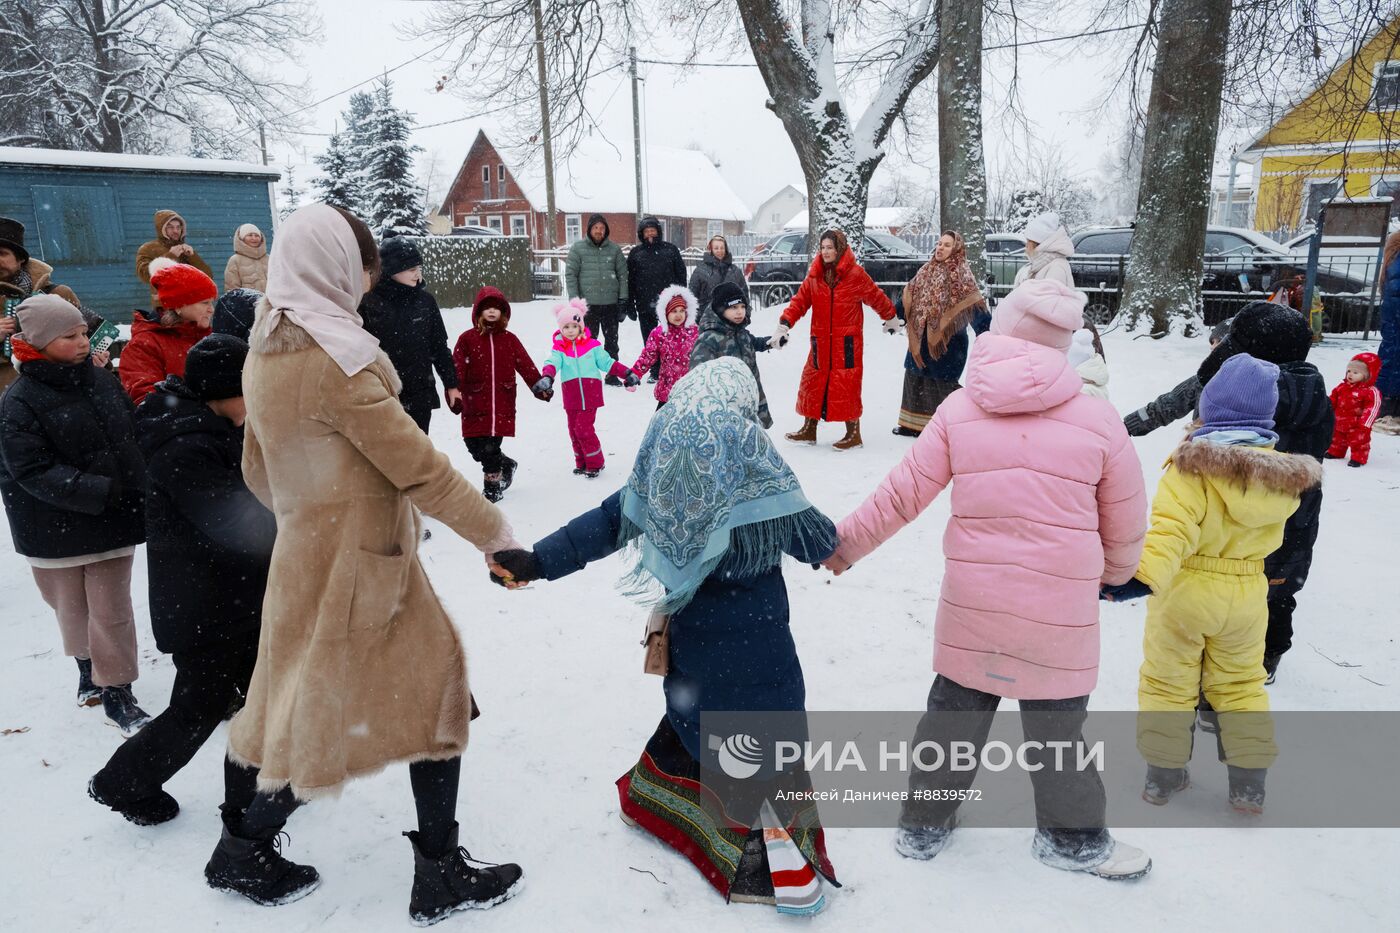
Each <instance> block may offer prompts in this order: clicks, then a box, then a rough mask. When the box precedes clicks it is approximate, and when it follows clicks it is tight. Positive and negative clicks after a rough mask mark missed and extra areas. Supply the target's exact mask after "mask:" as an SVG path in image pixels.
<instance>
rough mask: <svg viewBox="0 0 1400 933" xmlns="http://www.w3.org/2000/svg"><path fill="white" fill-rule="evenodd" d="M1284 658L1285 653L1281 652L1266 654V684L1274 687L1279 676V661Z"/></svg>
mask: <svg viewBox="0 0 1400 933" xmlns="http://www.w3.org/2000/svg"><path fill="white" fill-rule="evenodd" d="M1282 660H1283V655H1281V654H1266V655H1264V673H1265V675H1267V676H1265V678H1264V686H1266V687H1272V686H1273V685H1274V680H1276V679H1277V678H1278V662H1280V661H1282Z"/></svg>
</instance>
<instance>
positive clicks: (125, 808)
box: [87, 771, 180, 826]
mask: <svg viewBox="0 0 1400 933" xmlns="http://www.w3.org/2000/svg"><path fill="white" fill-rule="evenodd" d="M100 777H102V772H101V771H99V772H97V773H96V774H94V775H93V776H92V778H91V779H89V780H88V788H87V790H88V796H89V797H91V798H92V799H93V800H95V801H97V802H98V803H100V804H102V806H104V807H107V808H108V809H110V810H113V811H115V812H117V813H120V814H121V815H122V816H124V817H126V819H127V821H128V822H131V823H135V824H136V825H137V826H159V825H160V824H161V823H168V822H170V821H171V820H173V819H175V817H177V816H179V815H180V804H179V803H178V802H176V800H175V798H174V797H172V796H170V795H169V794H167V793H166V792H165V791H163V790H159V791H156V792H155V793H154V794H152V795H151V796H149V797H142V798H141V799H139V800H132V801H129V802H120V801H117V799H116V798H115V797H113V796H111V795H108V794H104V793H102V791H101V790H99V789H98V785H97V781H98V778H100Z"/></svg>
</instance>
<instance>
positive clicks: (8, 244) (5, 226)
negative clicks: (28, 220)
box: [0, 217, 29, 262]
mask: <svg viewBox="0 0 1400 933" xmlns="http://www.w3.org/2000/svg"><path fill="white" fill-rule="evenodd" d="M0 246H3V247H5V248H6V249H8V250H10V251H11V252H13V253H14V254H15V258H17V259H18V260H19V261H20V262H28V261H29V250H27V249H25V248H24V224H22V223H20V222H19V221H18V220H15V219H13V218H10V217H0Z"/></svg>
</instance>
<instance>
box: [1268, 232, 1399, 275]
mask: <svg viewBox="0 0 1400 933" xmlns="http://www.w3.org/2000/svg"><path fill="white" fill-rule="evenodd" d="M1312 236H1313V232H1312V230H1305V231H1303V232H1302V233H1300V234H1298V235H1297V236H1295V237H1294V238H1293V239H1291V240H1289V241H1287V242H1286V243H1284V244H1283V248H1284V249H1286V250H1288V252H1289V253H1290V254H1292V256H1293V258H1294V259H1295V260H1296V261H1297V262H1298V265H1299V266H1300V267H1305V266H1306V265H1307V263H1308V248H1309V246H1310V244H1311V242H1312ZM1381 242H1382V241H1381V240H1378V239H1377V238H1376V237H1367V236H1323V238H1322V248H1321V249H1320V250H1319V251H1318V262H1319V264H1321V265H1324V266H1326V267H1327V268H1328V269H1330V270H1331V271H1333V272H1340V273H1343V274H1346V275H1352V276H1355V277H1357V278H1362V279H1366V280H1367V281H1370V279H1371V277H1372V276H1374V275H1375V274H1376V261H1377V260H1378V259H1379V258H1380V251H1381Z"/></svg>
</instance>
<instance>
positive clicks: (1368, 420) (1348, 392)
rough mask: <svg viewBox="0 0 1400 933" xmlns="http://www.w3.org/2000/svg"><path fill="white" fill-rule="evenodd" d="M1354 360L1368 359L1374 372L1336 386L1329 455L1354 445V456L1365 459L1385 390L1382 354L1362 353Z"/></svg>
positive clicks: (1343, 453) (1343, 452)
mask: <svg viewBox="0 0 1400 933" xmlns="http://www.w3.org/2000/svg"><path fill="white" fill-rule="evenodd" d="M1352 361H1353V362H1359V363H1364V364H1365V366H1366V371H1367V372H1368V373H1369V374H1370V375H1369V377H1368V378H1367V379H1366V380H1365V381H1364V382H1357V383H1350V382H1347V381H1346V380H1345V379H1343V380H1342V384H1341V385H1339V386H1337V387H1336V388H1335V389H1333V390H1332V411H1333V413H1334V414H1335V416H1336V422H1335V427H1333V429H1332V446H1331V447H1329V448H1327V456H1329V457H1337V458H1341V457H1344V456H1346V452H1347V448H1348V447H1350V448H1351V459H1352V460H1354V461H1355V462H1357V463H1365V462H1366V461H1367V460H1368V459H1370V456H1371V425H1373V424H1375V423H1376V415H1378V414H1380V410H1381V393H1380V390H1379V389H1377V388H1376V377H1377V376H1378V375H1380V372H1381V358H1380V357H1379V356H1376V354H1374V353H1358V354H1356V355H1355V356H1353V357H1352Z"/></svg>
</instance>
